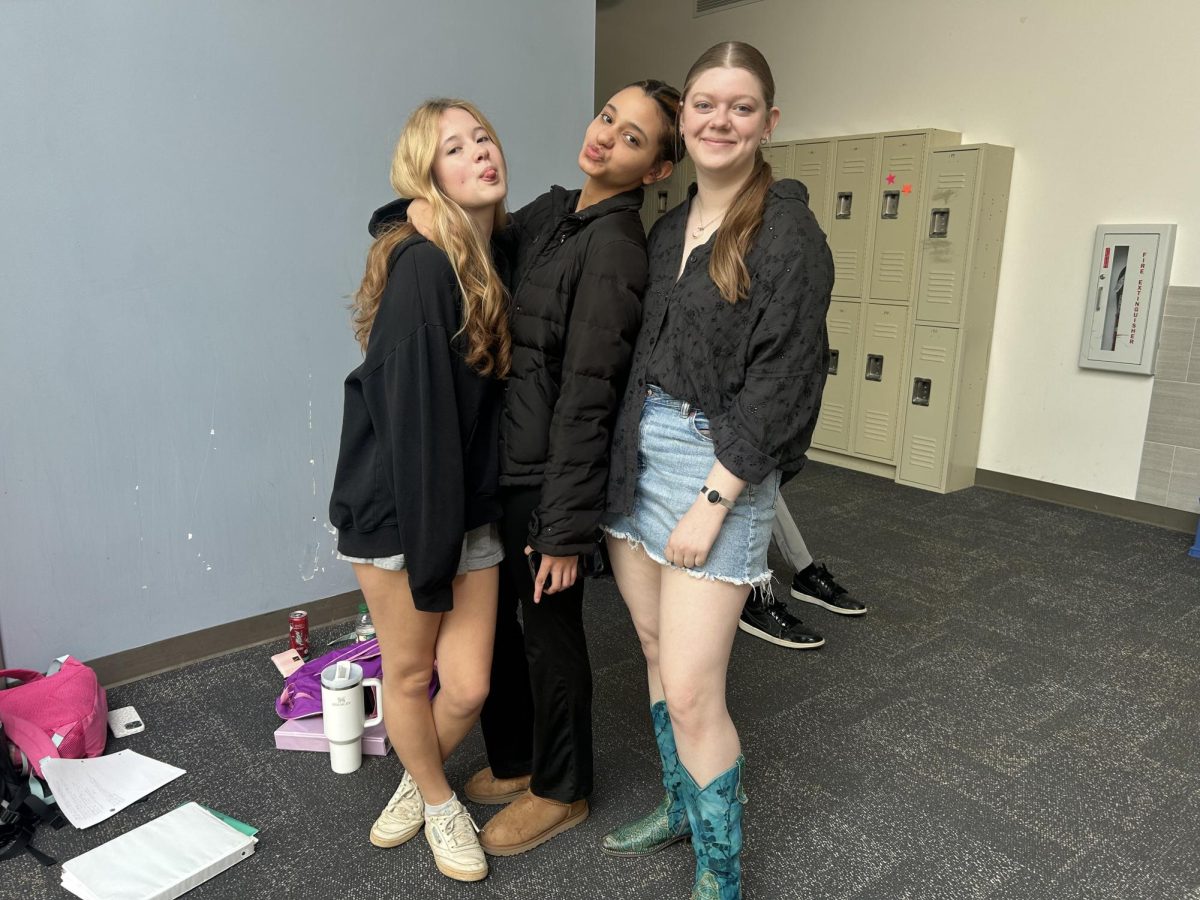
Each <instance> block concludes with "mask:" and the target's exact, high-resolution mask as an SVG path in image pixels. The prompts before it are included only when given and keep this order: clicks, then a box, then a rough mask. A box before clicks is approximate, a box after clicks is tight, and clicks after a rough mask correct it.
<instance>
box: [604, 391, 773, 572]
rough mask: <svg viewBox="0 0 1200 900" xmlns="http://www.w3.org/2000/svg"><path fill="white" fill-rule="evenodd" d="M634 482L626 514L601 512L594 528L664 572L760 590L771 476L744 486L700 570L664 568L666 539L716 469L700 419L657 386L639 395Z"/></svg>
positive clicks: (767, 535)
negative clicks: (635, 550)
mask: <svg viewBox="0 0 1200 900" xmlns="http://www.w3.org/2000/svg"><path fill="white" fill-rule="evenodd" d="M638 435H639V444H638V482H637V491H636V493H635V495H634V501H633V512H632V513H631V514H629V515H625V514H617V513H609V514H608V515H606V516H605V517H604V521H603V523H602V524H601V527H602V528H603V529H604V531H605V532H606V533H607V534H609V535H611V536H612V537H613V538H624V539H625V540H627V541H629V543H630V544H632V545H633V546H634V547H638V546H640V547H642V548H644V549H645V551H646V555H647V556H649V557H650V558H651V559H653V560H654V561H655V562H657V563H659V564H660V565H664V566H671V568H677V569H680V570H681V571H684V572H687V573H688V574H689V575H694V576H695V577H697V578H706V579H710V580H716V581H727V582H730V583H731V584H749V585H763V586H766V585H768V584H769V583H770V581H771V570H770V568H768V566H767V549H768V548H769V547H770V545H771V523H772V522H773V521H774V520H775V498H776V496H777V495H778V493H779V471H778V470H776V471H774V472H772V473H771V474H770V475H768V476H767V477H766V478H764V479H763V481H762V484H748V485H746V487H745V489H744V490H743V491H742V492H741V494H739V495H738V498H737V500H736V501H735V503H734V505H733V509H731V510H730V511H729V512H728V513H727V514H726V515H725V521H724V523H723V524H722V525H721V531H720V533H719V534H718V535H717V539H716V541H715V542H714V543H713V546H712V550H710V551H709V553H708V559H706V560H705V562H704V565H703V566H696V567H693V568H683V567H682V566H673V565H671V564H670V563H668V562H667V557H666V546H667V540H668V538H670V536H671V532H672V531H674V530H675V526H676V525H677V524H678V523H679V520H680V519H681V518H682V517H683V514H684V513H686V512H687V511H688V509H689V508H690V507H691V505H692V503H694V502H695V500H696V497H697V496H698V495H699V494H700V488H701V487H703V486H704V483H705V479H706V478H708V473H709V472H710V471H711V470H712V467H713V463H714V462H716V453H715V451H714V450H713V442H712V437H711V436H710V433H709V425H708V417H707V416H706V415H705V414H704V413H703V412H701V411H700V410H698V409H696V408H694V407H693V406H691V405H690V404H689V403H687V402H686V401H684V400H677V399H676V398H674V397H672V396H671V395H670V394H668V393H666V392H665V391H663V390H662V388H660V387H658V386H657V385H650V386H649V387H648V388H647V390H646V401H645V403H644V404H643V406H642V420H641V424H640V425H639V428H638Z"/></svg>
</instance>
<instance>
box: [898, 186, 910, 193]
mask: <svg viewBox="0 0 1200 900" xmlns="http://www.w3.org/2000/svg"><path fill="white" fill-rule="evenodd" d="M900 192H901V193H902V194H911V193H912V185H911V184H906V185H905V186H904V187H902V188H900Z"/></svg>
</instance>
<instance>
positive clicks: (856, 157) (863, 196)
mask: <svg viewBox="0 0 1200 900" xmlns="http://www.w3.org/2000/svg"><path fill="white" fill-rule="evenodd" d="M878 170H879V138H878V137H876V136H874V135H868V136H865V137H852V138H843V139H841V140H839V141H837V143H836V149H835V150H834V167H833V185H832V191H831V193H832V194H833V218H832V219H831V220H830V224H829V249H830V250H831V251H832V252H833V268H834V281H833V296H835V297H844V298H852V299H861V298H862V297H863V296H864V294H865V293H866V270H867V262H868V260H869V259H870V257H869V255H868V254H869V253H870V246H869V242H870V236H871V230H870V225H871V221H872V218H871V212H872V210H871V207H872V206H873V205H874V198H873V195H874V191H873V188H874V185H875V177H876V174H877V172H878Z"/></svg>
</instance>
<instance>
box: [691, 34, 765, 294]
mask: <svg viewBox="0 0 1200 900" xmlns="http://www.w3.org/2000/svg"><path fill="white" fill-rule="evenodd" d="M717 68H725V69H745V70H746V71H747V72H749V73H750V74H751V75H753V76H754V77H755V78H757V79H758V83H759V85H760V86H761V87H762V93H763V100H764V101H765V103H766V106H765V109H766V111H767V112H768V114H769V112H770V110H771V107H773V106H774V105H775V78H774V76H772V75H771V67H770V66H768V65H767V61H766V59H765V58H764V57H763V55H762V54H761V53H759V52H758V50H756V49H755V48H754V47H751V46H750V45H749V44H744V43H742V42H741V41H724V42H722V43H720V44H717V45H715V46H713V47H709V48H708V49H707V50H705V51H704V52H703V53H702V54H700V58H699V59H697V60H696V62H695V63H693V64H692V67H691V69H689V70H688V73H687V79H686V80H685V81H684V83H683V102H684V104H686V103H687V95H688V94H689V93H690V92H691V90H692V87H693V86H694V85H695V83H696V79H697V78H699V77H700V75H701V74H703V73H704V72H706V71H708V70H709V69H717ZM772 180H773V179H772V176H771V166H770V164H769V163H768V162H767V161H766V160H765V159H763V155H762V150H755V151H754V166H753V168H752V169H751V170H750V176H749V177H748V178H747V179H746V183H745V184H744V185H742V189H741V191H739V192H738V195H737V199H736V200H735V201H734V202H733V205H732V206H730V207H729V211H728V212H726V213H725V220H724V222H722V223H721V227H720V228H719V229H718V230H717V237H716V243H715V244H714V245H713V252H712V256H711V257H710V259H709V262H708V277H709V278H711V279H712V280H713V283H714V284H716V286H717V290H718V291H720V293H721V296H722V297H723V298H724V299H725V300H727V301H728V302H730V303H737V302H738V301H739V300H744V299H745V298H746V297H747V295H748V294H749V293H750V270H749V269H748V268H746V254H747V253H749V252H750V245H751V244H752V243H753V242H754V238H755V236H756V235H757V234H758V229H759V228H760V227H761V226H762V221H763V206H764V205H765V204H766V200H767V190H768V189H769V188H770V187H771V182H772Z"/></svg>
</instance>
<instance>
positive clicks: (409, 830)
mask: <svg viewBox="0 0 1200 900" xmlns="http://www.w3.org/2000/svg"><path fill="white" fill-rule="evenodd" d="M424 824H425V800H424V799H423V798H422V797H421V792H420V790H418V789H417V785H416V783H415V782H414V781H413V780H412V778H411V777H409V774H408V772H405V773H404V777H403V778H402V779H400V787H398V788H396V793H394V794H392V799H391V800H389V801H388V805H387V806H385V807H384V808H383V812H381V813H380V814H379V818H378V819H376V820H375V824H374V825H372V826H371V843H372V844H374V845H375V846H376V847H399V846H400V845H401V844H403V843H404V842H405V841H407V840H408V839H409V838H411V837H413V836H414V835H415V834H416V833H417V832H418V831H420V830H421V826H422V825H424Z"/></svg>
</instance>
